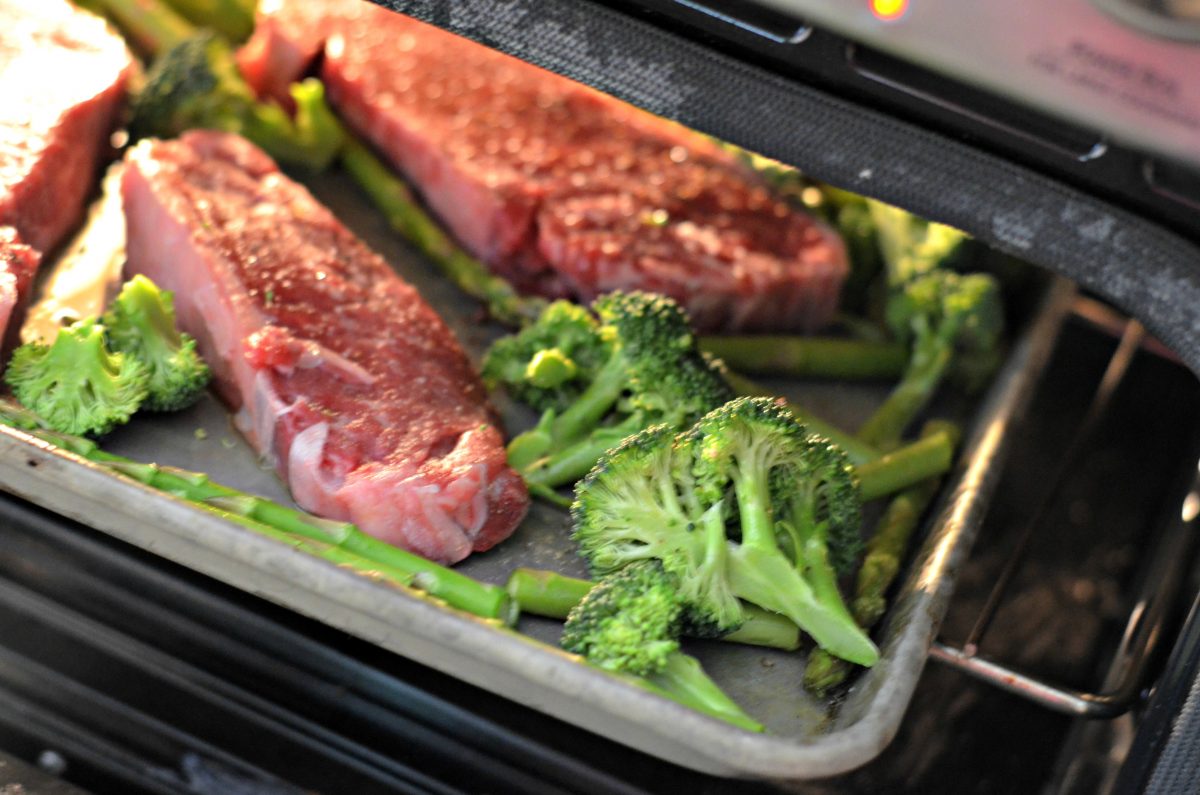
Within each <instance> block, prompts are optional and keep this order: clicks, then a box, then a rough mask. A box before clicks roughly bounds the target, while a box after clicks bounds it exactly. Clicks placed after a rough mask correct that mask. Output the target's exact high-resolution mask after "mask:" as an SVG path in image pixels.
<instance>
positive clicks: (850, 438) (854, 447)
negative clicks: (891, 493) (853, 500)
mask: <svg viewBox="0 0 1200 795" xmlns="http://www.w3.org/2000/svg"><path fill="white" fill-rule="evenodd" d="M724 375H725V380H726V381H728V382H729V385H730V386H732V387H733V390H734V392H736V393H737V394H738V395H742V396H744V397H774V396H775V391H774V390H772V389H767V388H766V387H764V386H762V385H761V384H757V383H755V382H754V381H751V380H750V379H749V378H746V377H745V376H743V375H740V374H739V373H735V372H732V371H730V370H725V371H724ZM787 408H788V411H790V412H792V414H794V415H795V416H796V419H798V420H800V421H801V422H803V423H804V424H805V425H806V426H808V429H809V431H810V432H812V433H814V434H816V435H817V436H823V437H825V438H826V439H828V440H829V441H831V442H833V443H834V444H836V445H837V446H838V447H840V448H842V450H843V451H844V452H845V453H846V455H847V456H849V457H850V461H851V463H854V464H865V463H867V462H868V461H874V460H875V459H877V458H879V456H880V452H879V451H878V450H876V449H875V448H874V447H872V446H871V445H869V444H867V443H866V442H864V441H862V440H861V439H859V438H858V437H857V436H854V435H853V434H849V433H846V432H845V431H843V430H842V429H841V428H839V427H837V426H836V425H834V424H833V423H831V422H829V421H827V420H824V419H821V418H820V417H818V416H816V415H815V414H813V413H812V412H811V411H809V410H808V409H806V408H804V407H803V406H800V405H797V404H796V403H793V402H791V401H788V403H787Z"/></svg>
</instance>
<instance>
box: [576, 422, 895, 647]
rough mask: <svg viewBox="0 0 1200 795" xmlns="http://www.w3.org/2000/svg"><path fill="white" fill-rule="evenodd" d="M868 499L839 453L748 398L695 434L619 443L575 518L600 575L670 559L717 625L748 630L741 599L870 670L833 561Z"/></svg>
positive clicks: (694, 608) (654, 432) (853, 533)
mask: <svg viewBox="0 0 1200 795" xmlns="http://www.w3.org/2000/svg"><path fill="white" fill-rule="evenodd" d="M879 474H884V473H879ZM876 476H877V475H876V474H873V475H872V477H876ZM860 504H861V503H860V498H859V496H858V486H857V483H856V479H855V475H854V472H853V470H852V469H851V467H850V465H849V462H848V461H847V460H846V458H845V456H844V454H843V453H841V451H840V450H838V449H837V448H836V447H834V446H833V445H831V444H830V443H828V442H826V441H825V440H823V439H819V438H816V437H811V436H809V434H808V432H807V429H806V428H805V427H804V425H803V424H801V423H800V422H799V421H797V420H796V419H795V417H794V415H793V414H792V413H791V412H789V411H788V410H787V409H786V408H785V407H784V406H783V405H782V404H781V403H780V402H779V401H775V400H770V399H764V398H739V399H738V400H735V401H732V402H730V403H728V404H726V405H724V406H721V407H720V408H718V409H716V410H714V411H712V412H710V413H708V414H707V415H705V416H704V417H702V418H701V419H700V420H699V421H698V422H697V423H696V424H695V425H694V426H693V427H692V428H691V429H689V430H687V431H685V432H682V433H679V434H673V433H672V429H671V428H670V427H668V426H662V425H660V426H653V427H651V428H649V429H647V430H645V431H643V432H641V433H639V434H637V435H635V436H633V437H631V438H630V439H627V440H626V441H625V442H623V443H622V444H621V446H620V447H618V448H616V449H614V450H611V451H609V452H608V453H607V454H605V455H604V457H603V458H602V459H601V460H600V461H599V462H598V463H597V465H596V467H595V468H594V469H593V470H592V471H591V472H590V473H589V474H588V475H587V477H586V478H584V479H583V480H582V481H581V482H580V483H579V484H577V486H576V498H575V502H574V503H573V504H572V506H571V514H572V519H573V520H574V526H575V529H574V538H575V540H576V541H577V542H578V543H579V545H580V550H581V553H582V555H583V557H584V558H585V560H587V562H588V565H589V566H590V567H591V569H592V571H593V573H594V574H596V575H599V576H604V575H607V574H610V573H612V572H614V571H617V570H619V569H622V568H624V567H625V566H628V565H630V564H632V563H634V562H635V561H640V560H658V561H660V562H661V563H662V566H663V568H664V569H665V570H666V571H667V572H668V573H670V574H671V575H673V576H674V577H676V578H677V579H678V582H679V593H680V596H681V598H682V599H683V601H684V603H685V605H686V606H687V608H688V614H690V615H691V616H693V620H696V621H698V622H706V623H707V624H708V625H709V626H710V628H711V633H710V634H721V633H722V632H728V631H731V630H732V629H734V628H736V627H738V626H739V624H740V622H741V621H742V615H743V607H742V601H741V600H745V601H746V602H749V603H752V604H755V605H758V606H759V607H762V608H765V609H767V610H771V611H773V612H776V613H781V614H783V615H785V616H787V617H788V618H790V619H791V620H792V621H794V622H795V623H796V624H797V625H798V626H799V627H800V628H801V629H803V630H805V631H806V632H808V633H809V634H810V635H811V636H812V637H813V638H814V640H816V642H817V643H818V644H819V645H820V646H821V647H822V648H825V649H827V650H828V651H829V652H830V653H832V654H835V655H837V656H839V657H843V658H844V659H848V660H851V661H853V662H857V663H858V664H860V665H867V666H869V665H872V664H874V662H875V661H876V660H877V659H878V650H877V649H876V648H875V646H874V644H873V643H871V641H870V639H869V638H868V637H867V636H866V634H865V633H864V632H863V631H862V630H861V629H859V627H858V626H857V625H856V624H855V622H854V619H853V618H852V617H851V616H850V613H849V611H848V610H847V608H846V605H845V603H844V602H843V601H842V598H841V595H840V594H839V593H838V590H837V576H838V573H839V571H838V569H837V567H842V569H843V570H842V572H841V573H844V572H845V570H846V569H847V568H848V567H849V565H850V564H851V563H852V562H853V560H854V558H855V557H856V556H857V554H858V550H859V549H860V543H861V542H860V540H859V536H858V532H859V512H860ZM739 537H740V540H736V541H735V540H734V539H736V538H739Z"/></svg>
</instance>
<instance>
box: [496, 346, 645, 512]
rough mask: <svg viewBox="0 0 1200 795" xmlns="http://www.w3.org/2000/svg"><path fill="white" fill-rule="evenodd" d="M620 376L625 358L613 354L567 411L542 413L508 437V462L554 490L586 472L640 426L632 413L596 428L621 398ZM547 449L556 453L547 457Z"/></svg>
mask: <svg viewBox="0 0 1200 795" xmlns="http://www.w3.org/2000/svg"><path fill="white" fill-rule="evenodd" d="M624 379H625V363H624V362H623V361H622V359H621V358H620V357H619V356H613V358H612V359H610V360H609V361H608V363H607V364H605V366H604V367H603V368H602V369H601V370H600V372H599V373H597V374H596V378H595V380H594V381H592V383H591V384H589V385H588V388H587V389H586V390H584V392H583V394H582V395H580V396H579V398H578V399H576V400H575V402H573V403H572V404H571V405H570V406H569V407H567V410H566V411H564V412H563V413H562V414H559V415H557V416H554V417H550V418H549V421H548V422H547V421H546V419H547V418H545V417H544V418H543V420H542V421H541V422H539V423H538V424H537V426H536V427H534V428H531V429H530V430H528V431H525V432H524V433H521V434H518V435H517V436H516V437H514V438H513V440H512V441H511V442H509V444H508V463H509V465H510V466H512V467H513V468H514V469H516V470H517V471H518V472H520V473H521V475H522V477H524V478H525V482H526V483H528V484H529V485H530V486H533V487H537V488H538V489H553V488H555V487H557V486H561V485H563V484H565V483H571V482H574V481H576V480H578V479H579V478H581V477H583V476H584V475H586V474H587V473H588V471H590V470H591V468H592V467H593V466H594V465H595V463H596V460H597V459H598V458H600V456H601V455H603V454H604V453H605V451H607V450H608V449H609V448H610V447H614V446H615V445H617V444H619V443H620V441H621V439H623V438H625V437H626V436H628V435H630V434H632V433H636V432H637V431H638V430H639V429H640V428H641V419H640V418H638V417H636V416H635V417H630V418H629V419H628V420H627V421H626V422H624V423H621V424H618V425H615V426H613V427H612V428H597V427H596V426H597V425H598V424H599V422H600V420H601V419H603V418H604V416H605V415H606V414H608V412H609V411H611V410H612V407H613V406H614V405H616V402H617V400H619V399H620V397H621V393H622V392H623V391H624V390H625V380H624ZM547 416H548V415H547ZM592 429H595V431H594V432H591V433H589V431H592ZM550 450H557V451H558V452H556V453H554V454H553V455H550V456H546V455H545V454H546V453H547V452H548V451H550ZM539 493H540V492H539Z"/></svg>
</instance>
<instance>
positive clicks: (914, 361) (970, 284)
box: [858, 269, 1004, 448]
mask: <svg viewBox="0 0 1200 795" xmlns="http://www.w3.org/2000/svg"><path fill="white" fill-rule="evenodd" d="M887 321H888V326H889V327H890V328H891V330H892V333H893V334H894V335H895V336H896V337H897V339H900V340H902V341H905V342H908V343H909V344H910V345H911V347H912V354H911V357H910V359H909V363H908V366H907V368H906V369H905V372H904V375H903V376H902V377H901V379H900V382H899V383H898V384H897V385H896V386H895V387H894V388H893V390H892V393H891V394H890V395H889V396H888V399H887V400H886V401H885V402H884V404H883V405H882V406H880V407H879V409H878V410H877V411H876V412H875V413H874V414H873V415H872V416H871V417H870V418H869V419H868V420H867V422H866V423H864V425H863V426H862V427H861V428H860V429H859V431H858V437H859V438H860V439H861V440H863V441H864V442H866V443H868V444H871V445H874V446H876V447H882V448H887V447H891V446H894V445H895V444H896V443H897V442H898V441H899V440H900V438H901V435H902V434H903V433H904V429H905V428H906V427H907V426H908V424H909V423H910V422H911V421H912V420H913V419H914V418H915V417H916V416H917V415H918V414H919V413H920V412H921V410H922V409H923V408H924V407H925V405H926V404H927V403H928V402H929V400H930V399H931V398H932V397H933V395H934V393H935V392H936V390H937V387H938V385H939V384H941V382H942V379H943V377H944V376H945V375H946V373H947V371H948V369H949V368H950V367H952V366H953V365H954V363H955V361H956V360H958V361H959V362H960V367H961V366H964V365H963V364H962V363H963V362H966V363H967V365H966V366H965V369H966V370H979V369H981V368H979V367H974V366H972V365H970V362H982V363H984V364H985V365H986V364H987V363H988V362H994V361H995V354H996V352H997V351H998V349H999V347H1000V339H1001V335H1002V334H1003V331H1004V309H1003V305H1002V302H1001V298H1000V284H999V282H997V281H996V279H995V278H994V277H992V276H990V275H988V274H985V273H970V274H959V273H955V272H953V271H949V270H942V269H937V270H932V271H929V272H928V273H925V274H923V275H921V276H918V277H916V278H914V279H912V280H911V281H909V282H906V283H905V284H904V285H903V286H901V287H900V288H898V289H896V290H893V293H892V296H891V297H890V298H889V299H888V303H887ZM982 369H985V370H986V369H987V368H986V366H985V367H984V368H982Z"/></svg>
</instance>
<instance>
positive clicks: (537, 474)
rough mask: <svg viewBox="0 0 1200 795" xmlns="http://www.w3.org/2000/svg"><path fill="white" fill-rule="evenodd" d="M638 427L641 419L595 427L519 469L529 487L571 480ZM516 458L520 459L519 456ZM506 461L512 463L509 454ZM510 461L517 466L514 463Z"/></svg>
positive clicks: (558, 483)
mask: <svg viewBox="0 0 1200 795" xmlns="http://www.w3.org/2000/svg"><path fill="white" fill-rule="evenodd" d="M640 427H641V423H640V422H626V423H621V424H619V425H617V426H614V427H613V428H611V429H603V428H602V429H598V430H597V431H596V432H595V433H593V434H592V435H591V436H588V437H586V438H584V439H582V440H580V441H578V442H576V443H575V444H572V445H569V446H568V447H566V448H565V449H563V450H560V451H559V452H557V453H555V454H554V455H552V456H549V457H547V458H544V459H542V460H540V461H538V462H537V463H536V465H534V466H529V467H527V468H524V469H521V468H520V467H518V469H520V471H521V472H522V474H523V475H524V477H525V482H526V483H527V484H529V485H530V486H531V487H532V486H537V487H542V488H549V489H553V488H557V487H559V486H562V485H564V484H567V483H574V482H575V481H577V480H579V479H580V478H582V477H583V476H584V475H586V474H587V473H588V472H590V471H591V469H592V467H593V466H595V465H596V461H597V460H599V458H600V456H602V455H604V454H605V453H606V452H608V450H610V449H611V448H613V447H616V446H617V445H618V444H620V443H621V440H622V439H624V438H625V437H627V436H629V435H631V434H634V433H637V431H638V430H640ZM514 441H515V440H514ZM515 460H516V461H520V460H521V459H520V458H519V457H518V458H516V459H515ZM509 461H510V463H513V462H514V457H512V456H510V458H509ZM513 465H514V466H516V464H515V463H513Z"/></svg>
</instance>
